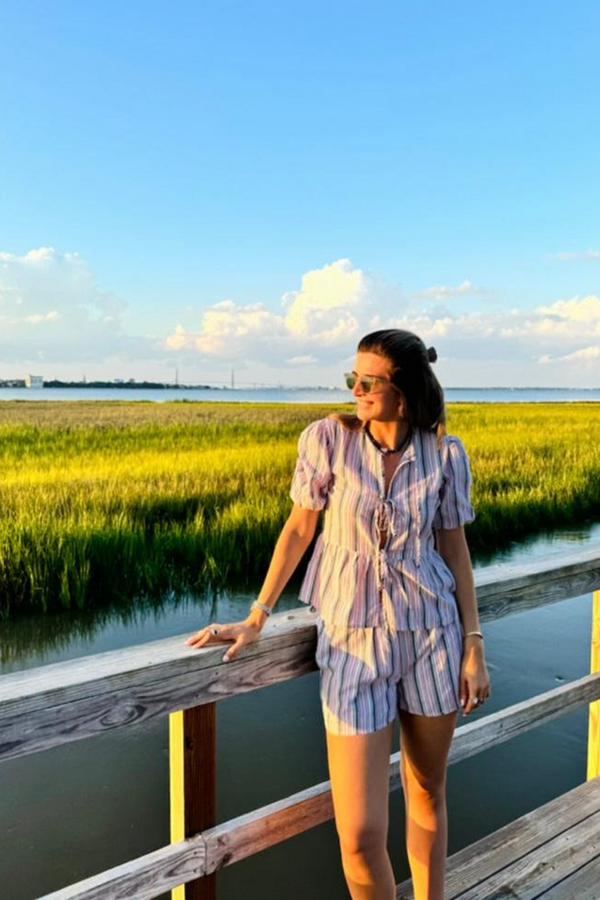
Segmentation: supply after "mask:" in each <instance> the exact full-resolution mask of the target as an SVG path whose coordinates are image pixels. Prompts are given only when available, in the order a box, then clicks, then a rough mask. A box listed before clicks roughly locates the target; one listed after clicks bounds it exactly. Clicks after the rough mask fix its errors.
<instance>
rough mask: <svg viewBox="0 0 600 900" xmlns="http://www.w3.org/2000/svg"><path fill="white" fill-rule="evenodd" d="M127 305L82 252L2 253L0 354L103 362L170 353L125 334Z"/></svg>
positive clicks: (12, 359)
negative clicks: (99, 280)
mask: <svg viewBox="0 0 600 900" xmlns="http://www.w3.org/2000/svg"><path fill="white" fill-rule="evenodd" d="M126 308H127V307H126V304H125V303H124V301H123V300H122V299H121V298H120V297H118V296H117V295H116V294H114V293H112V292H110V291H103V290H101V289H100V288H99V287H98V285H97V284H96V281H95V279H94V276H93V274H92V272H91V271H90V269H89V267H88V266H87V264H86V263H85V262H84V261H83V260H82V259H81V257H80V256H79V255H78V254H77V253H58V252H57V251H56V250H55V249H54V248H53V247H39V248H38V249H34V250H30V251H29V252H27V253H24V254H23V255H22V256H19V255H17V254H14V253H7V252H1V253H0V357H1V358H2V360H3V361H4V362H5V363H21V364H22V363H26V362H28V361H38V360H41V359H43V360H44V361H45V362H47V363H72V362H90V361H91V362H93V361H97V362H101V361H103V360H105V359H107V358H108V357H109V356H110V357H120V358H123V359H130V360H133V359H140V358H142V359H143V358H148V357H152V356H154V357H156V356H157V355H158V354H160V355H161V356H162V357H163V358H164V357H165V355H166V354H165V353H164V352H162V351H161V349H160V346H159V345H158V344H156V345H155V346H152V345H151V343H150V342H149V341H147V340H146V339H145V338H142V337H133V336H129V335H126V334H125V333H124V331H123V322H122V320H123V314H124V312H125V310H126Z"/></svg>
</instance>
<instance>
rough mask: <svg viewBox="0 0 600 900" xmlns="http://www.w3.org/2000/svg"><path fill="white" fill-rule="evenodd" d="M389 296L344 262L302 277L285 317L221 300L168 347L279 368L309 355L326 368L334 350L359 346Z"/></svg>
mask: <svg viewBox="0 0 600 900" xmlns="http://www.w3.org/2000/svg"><path fill="white" fill-rule="evenodd" d="M386 290H387V291H389V286H385V285H378V283H377V282H376V281H375V280H374V279H373V278H371V277H370V276H368V275H366V274H365V273H364V272H362V270H361V269H357V268H355V267H354V266H353V265H352V263H351V262H350V260H348V259H340V260H337V261H336V262H334V263H331V264H330V265H326V266H324V267H323V268H322V269H313V270H311V271H309V272H307V273H306V274H305V275H303V276H302V282H301V287H300V290H297V291H286V293H284V294H283V296H282V298H281V307H282V308H283V312H282V313H276V312H271V311H270V310H269V309H268V308H267V307H266V306H265V305H264V304H263V303H253V304H248V305H246V306H243V305H241V306H238V305H236V304H235V303H234V302H233V300H221V301H220V302H218V303H215V304H214V305H213V306H211V307H209V309H207V310H206V311H205V312H204V313H203V315H202V320H201V325H200V329H199V330H198V331H188V330H186V329H184V328H183V327H182V326H181V325H177V326H176V328H175V331H174V332H173V334H171V335H169V337H168V338H167V340H166V346H167V347H168V348H169V349H171V350H188V351H190V350H191V351H196V353H200V354H203V355H204V356H206V357H212V358H214V357H218V358H219V359H220V360H222V361H228V362H229V361H239V360H247V361H249V362H251V361H254V362H255V361H257V360H263V361H264V360H268V361H269V363H270V364H271V365H273V366H277V365H284V364H285V363H286V362H287V360H289V358H290V356H291V357H292V358H295V357H303V356H305V355H307V353H309V352H310V355H311V356H312V357H313V358H315V359H316V358H320V361H321V362H322V361H323V360H324V359H325V358H326V357H327V356H328V355H329V354H330V353H331V352H332V350H335V348H341V352H342V353H344V352H345V351H346V349H347V348H348V347H349V346H351V345H352V344H353V343H357V342H358V339H359V337H360V321H361V320H362V319H364V317H365V315H366V314H367V313H368V312H370V313H371V314H372V313H373V311H374V307H376V305H377V302H378V296H379V294H380V293H384V292H385V291H386ZM315 348H316V350H317V351H318V357H317V356H316V355H315V356H313V353H312V351H314V350H315Z"/></svg>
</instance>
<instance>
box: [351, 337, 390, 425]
mask: <svg viewBox="0 0 600 900" xmlns="http://www.w3.org/2000/svg"><path fill="white" fill-rule="evenodd" d="M390 369H391V363H390V361H389V360H388V359H386V358H385V357H383V356H379V355H378V354H377V353H366V352H361V353H357V354H356V357H355V359H354V366H353V371H354V374H355V375H356V376H358V377H359V378H361V377H364V376H367V375H376V376H379V377H380V378H382V379H384V380H382V381H379V382H377V383H376V384H374V385H373V387H372V388H371V390H370V391H368V392H365V391H363V388H362V385H361V383H360V381H357V382H356V384H355V385H354V387H353V388H352V394H353V396H354V397H355V399H356V415H357V416H358V418H359V419H362V420H363V422H366V421H371V420H372V419H377V420H378V421H382V422H389V421H396V420H397V419H398V417H399V414H400V407H401V405H402V395H401V394H399V393H398V392H397V391H396V390H395V389H394V388H393V387H392V386H391V384H390V383H389V377H390Z"/></svg>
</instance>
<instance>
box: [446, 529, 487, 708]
mask: <svg viewBox="0 0 600 900" xmlns="http://www.w3.org/2000/svg"><path fill="white" fill-rule="evenodd" d="M435 542H436V547H437V551H438V553H439V554H440V556H441V557H442V559H443V560H444V562H445V563H446V565H447V566H448V568H449V569H450V571H451V572H452V574H453V576H454V580H455V582H456V591H455V596H456V602H457V604H458V607H459V611H460V619H461V622H462V626H463V631H464V633H465V634H466V633H467V632H469V631H481V628H480V625H479V613H478V611H477V599H476V595H475V579H474V577H473V568H472V566H471V554H470V553H469V545H468V544H467V539H466V537H465V529H464V527H463V526H462V525H461V526H460V527H458V528H436V529H435ZM460 693H461V703H462V704H463V706H464V712H463V714H464V715H467V714H468V713H469V712H470V711H471V710H472V709H473V708H474V707H475V706H479V705H481V703H482V702H484V700H485V699H486V697H488V696H489V694H490V678H489V674H488V671H487V666H486V664H485V650H484V647H483V641H482V640H481V638H480V637H478V636H477V635H470V636H469V637H465V638H463V657H462V664H461V679H460ZM475 697H478V698H479V703H474V702H473V700H474V698H475Z"/></svg>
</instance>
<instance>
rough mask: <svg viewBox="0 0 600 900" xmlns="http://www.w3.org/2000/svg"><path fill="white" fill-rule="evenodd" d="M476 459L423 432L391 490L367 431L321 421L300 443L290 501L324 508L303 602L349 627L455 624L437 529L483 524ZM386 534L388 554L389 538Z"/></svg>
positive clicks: (458, 445)
mask: <svg viewBox="0 0 600 900" xmlns="http://www.w3.org/2000/svg"><path fill="white" fill-rule="evenodd" d="M470 486H471V475H470V469H469V463H468V457H467V455H466V452H465V450H464V447H463V445H462V442H461V441H460V438H458V437H455V436H454V435H446V436H445V437H444V441H443V447H442V448H440V447H438V444H437V436H436V435H435V433H433V432H426V431H423V430H421V429H418V428H415V429H414V430H413V433H412V437H411V440H410V443H409V444H408V445H407V447H406V449H405V451H404V453H403V454H402V456H401V458H400V461H399V463H398V466H397V467H396V469H395V470H394V472H393V473H392V476H391V478H390V481H389V485H388V487H387V491H386V486H385V472H384V465H383V453H382V452H381V450H379V448H377V447H376V446H375V445H374V444H373V443H372V442H371V441H370V440H369V438H368V436H367V435H366V433H365V431H364V430H358V431H351V430H349V429H346V428H344V427H343V426H342V425H341V424H340V423H339V422H337V421H336V420H335V419H331V418H324V419H317V420H316V421H315V422H312V423H311V424H310V425H308V426H307V427H306V428H305V429H304V431H303V432H302V433H301V435H300V437H299V440H298V461H297V464H296V469H295V472H294V477H293V481H292V487H291V490H290V496H291V498H292V499H293V501H294V503H296V504H297V505H298V506H301V507H305V508H309V509H322V510H324V518H323V529H322V531H321V532H320V533H319V534H318V536H317V540H316V543H315V546H314V550H313V554H312V557H311V559H310V561H309V563H308V566H307V569H306V573H305V576H304V579H303V582H302V586H301V588H300V594H299V599H300V600H301V601H302V602H303V603H307V604H310V605H311V606H312V607H313V608H314V609H315V610H318V611H319V613H320V615H321V617H322V618H323V619H324V620H327V621H329V622H332V623H334V624H338V625H345V626H347V627H363V628H366V627H372V626H379V625H386V626H387V627H389V628H396V629H398V630H406V629H408V630H412V629H417V628H434V627H436V626H439V625H446V624H449V623H450V622H453V621H455V620H456V619H457V618H458V617H459V616H458V607H457V603H456V597H455V596H454V591H455V588H456V583H455V580H454V576H453V574H452V572H451V571H450V569H449V567H448V566H447V565H446V563H445V561H444V560H443V559H442V557H441V556H440V554H439V553H438V552H437V551H436V549H435V544H434V529H436V528H456V527H458V526H459V525H463V524H465V523H466V522H471V521H473V519H474V518H475V512H474V510H473V507H472V506H471V502H470V496H469V491H470ZM384 531H385V533H386V540H385V543H384V546H383V547H382V546H381V538H382V535H383V532H384Z"/></svg>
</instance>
